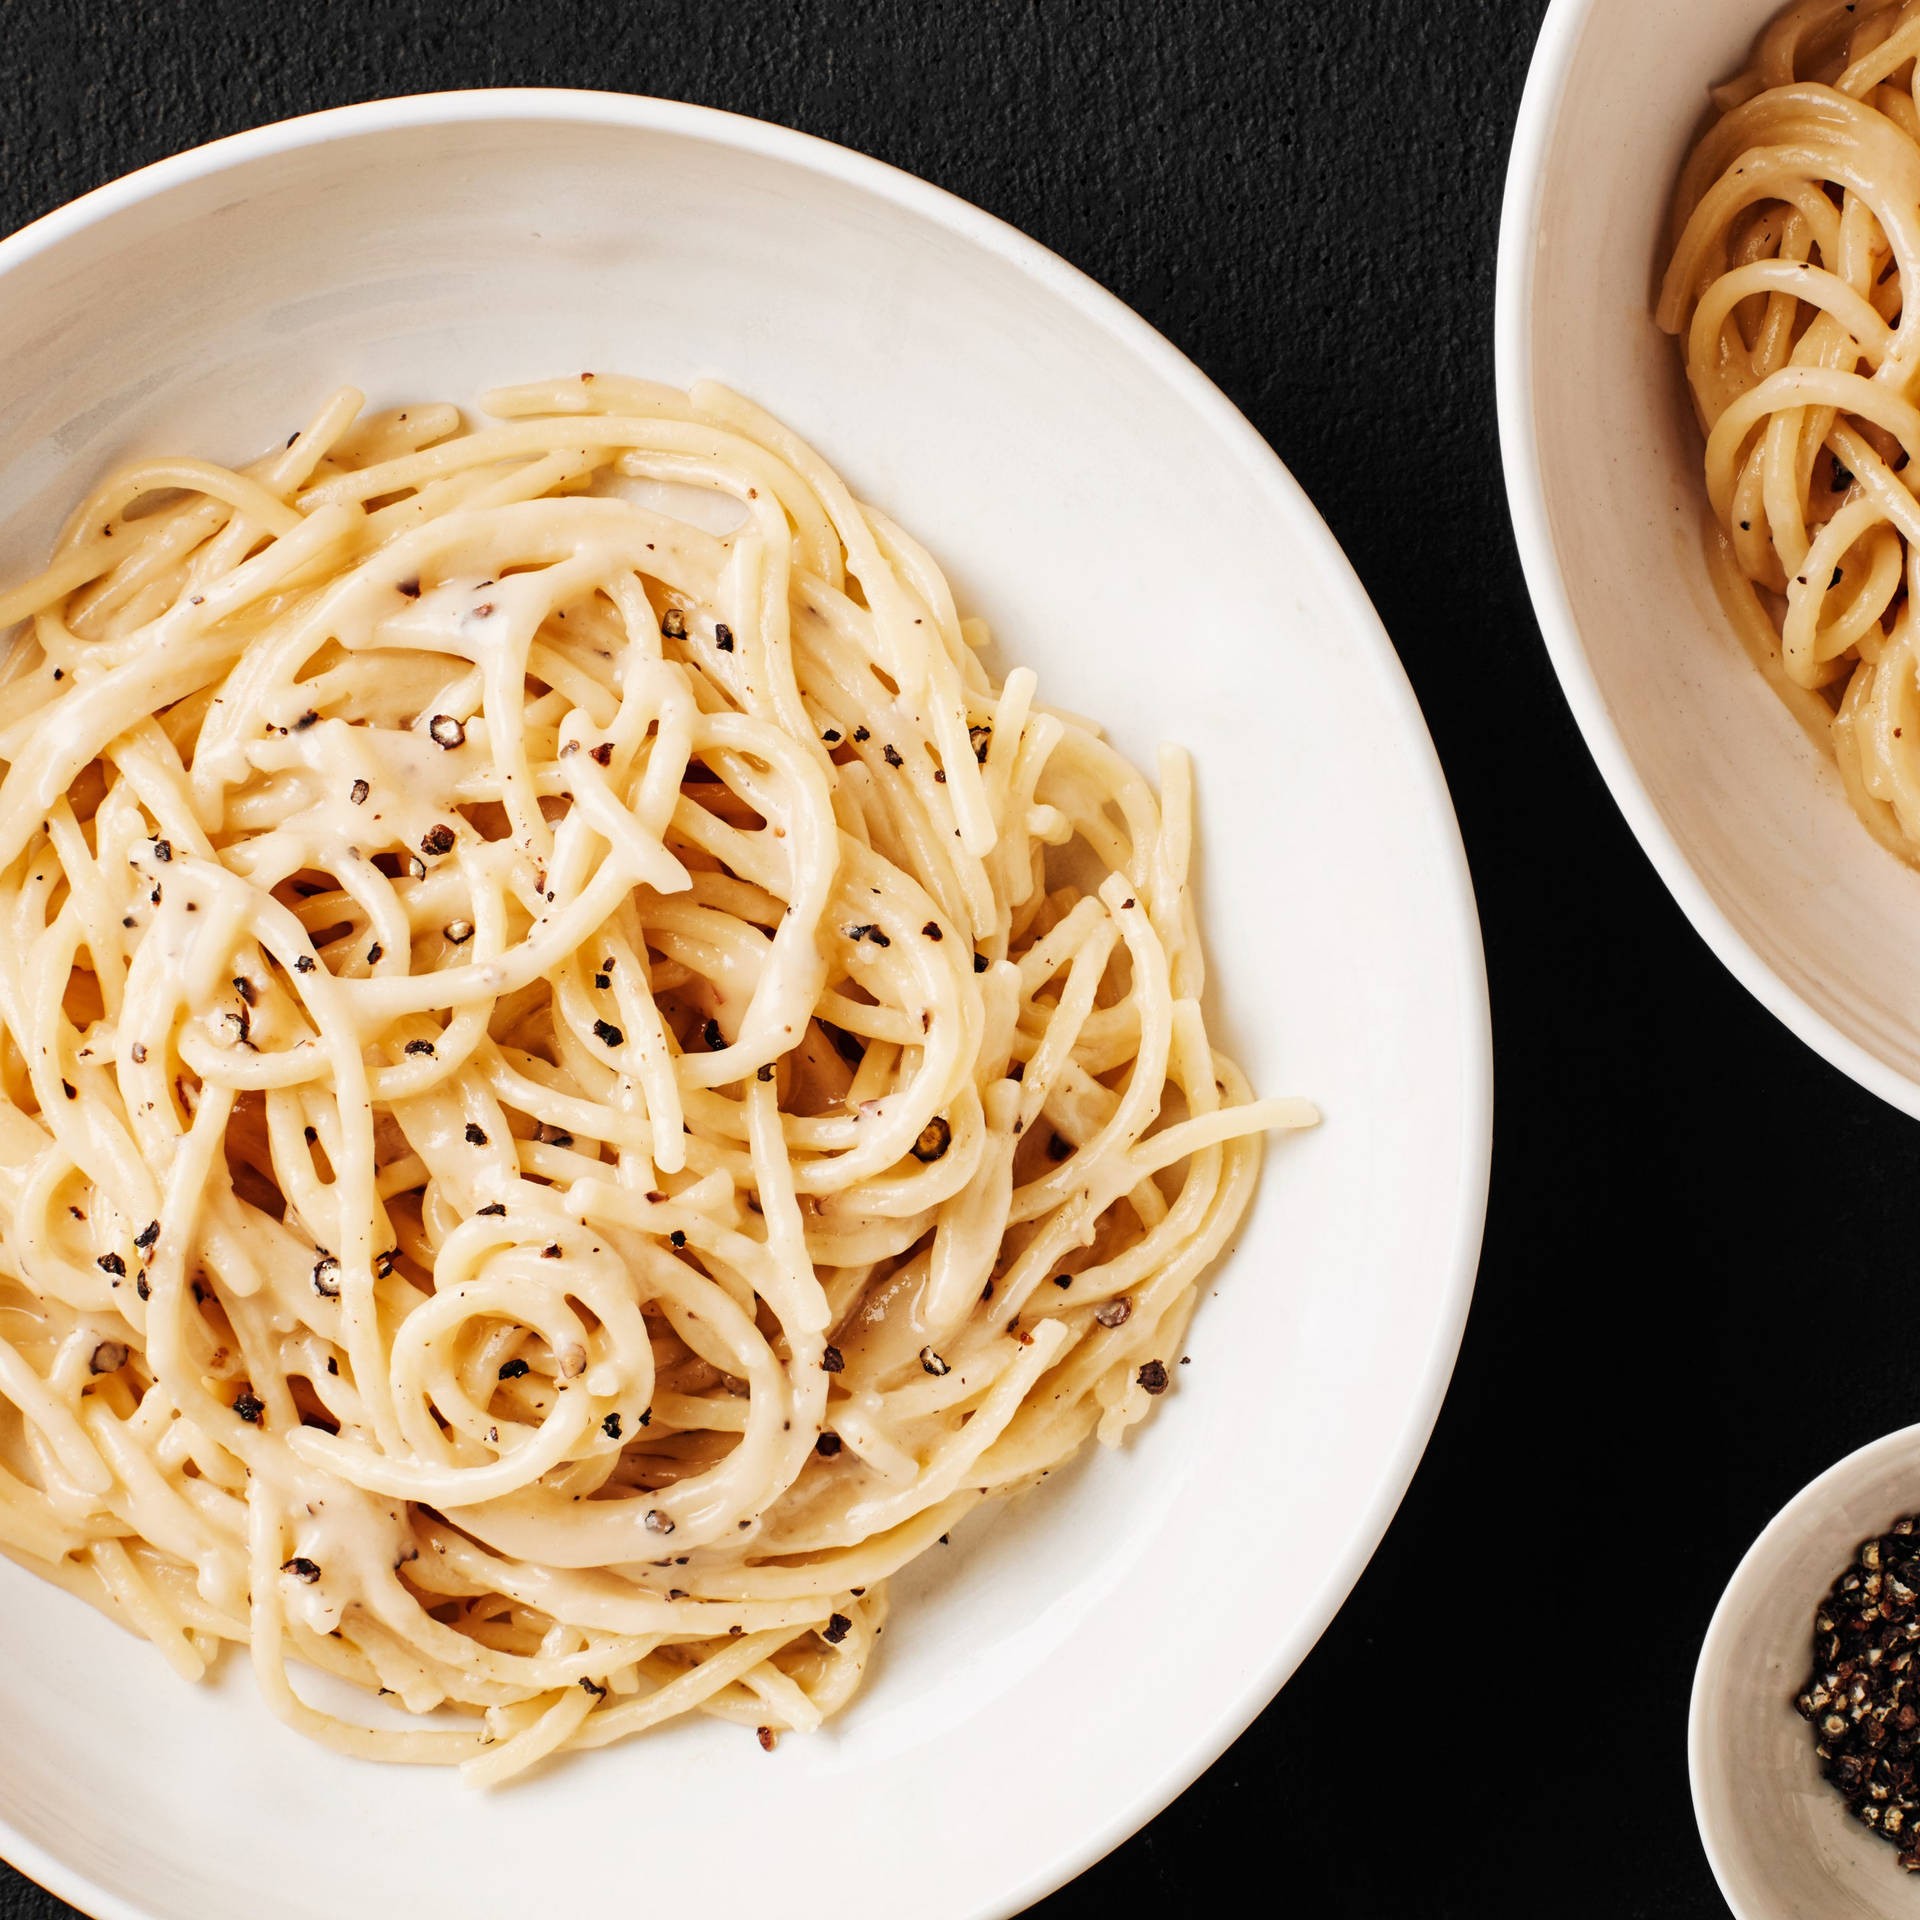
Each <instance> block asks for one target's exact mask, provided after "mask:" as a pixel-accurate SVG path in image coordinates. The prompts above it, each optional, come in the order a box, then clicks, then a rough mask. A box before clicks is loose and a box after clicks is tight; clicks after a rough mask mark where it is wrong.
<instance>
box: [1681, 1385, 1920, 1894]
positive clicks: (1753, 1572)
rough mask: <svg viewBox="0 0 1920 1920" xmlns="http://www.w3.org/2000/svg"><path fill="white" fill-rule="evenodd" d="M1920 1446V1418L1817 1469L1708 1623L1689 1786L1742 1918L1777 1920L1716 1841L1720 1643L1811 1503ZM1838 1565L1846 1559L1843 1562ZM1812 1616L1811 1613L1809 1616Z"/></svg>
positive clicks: (1696, 1692)
mask: <svg viewBox="0 0 1920 1920" xmlns="http://www.w3.org/2000/svg"><path fill="white" fill-rule="evenodd" d="M1916 1448H1920V1423H1915V1424H1914V1425H1912V1426H1906V1427H1896V1428H1894V1430H1893V1431H1892V1432H1891V1433H1883V1434H1881V1435H1880V1437H1879V1438H1878V1439H1877V1440H1869V1441H1867V1442H1865V1443H1864V1444H1863V1445H1861V1446H1858V1447H1855V1448H1854V1450H1853V1451H1852V1452H1851V1453H1847V1454H1842V1455H1841V1457H1840V1458H1839V1459H1838V1460H1836V1461H1834V1463H1833V1464H1832V1465H1831V1466H1830V1467H1825V1468H1823V1469H1822V1470H1821V1471H1820V1472H1819V1473H1817V1474H1815V1475H1814V1476H1813V1478H1812V1479H1811V1480H1809V1481H1808V1482H1807V1484H1806V1485H1805V1486H1804V1487H1802V1488H1801V1489H1800V1490H1799V1491H1798V1492H1797V1493H1795V1494H1792V1495H1790V1496H1789V1497H1788V1498H1787V1499H1786V1500H1785V1501H1783V1502H1782V1503H1781V1505H1780V1507H1779V1509H1778V1511H1777V1512H1776V1513H1775V1514H1774V1516H1773V1518H1772V1519H1770V1520H1769V1521H1768V1522H1767V1524H1766V1525H1765V1526H1764V1527H1762V1528H1761V1529H1760V1531H1759V1533H1757V1534H1756V1535H1755V1536H1754V1539H1753V1544H1752V1545H1751V1546H1749V1547H1748V1548H1747V1550H1746V1552H1745V1553H1743V1554H1742V1555H1741V1556H1740V1563H1739V1565H1738V1566H1736V1567H1735V1568H1734V1570H1733V1572H1732V1574H1731V1575H1730V1576H1729V1578H1728V1580H1727V1584H1726V1586H1725V1587H1724V1588H1723V1589H1722V1591H1721V1594H1720V1598H1719V1599H1718V1601H1716V1602H1715V1603H1714V1609H1713V1617H1712V1619H1711V1620H1709V1621H1708V1622H1707V1631H1706V1633H1705V1634H1704V1636H1702V1638H1701V1641H1700V1653H1699V1657H1698V1658H1697V1659H1696V1660H1695V1661H1694V1665H1693V1685H1692V1687H1691V1689H1690V1690H1689V1692H1688V1695H1687V1786H1688V1792H1689V1795H1690V1797H1691V1799H1692V1802H1693V1821H1694V1825H1695V1826H1696V1827H1697V1828H1698V1829H1699V1830H1700V1846H1701V1849H1702V1851H1703V1852H1704V1853H1705V1854H1706V1856H1707V1865H1708V1866H1709V1867H1710V1868H1712V1870H1713V1878H1714V1882H1715V1884H1716V1885H1717V1886H1718V1887H1719V1889H1720V1895H1721V1898H1722V1899H1724V1900H1725V1901H1726V1903H1727V1905H1728V1906H1729V1907H1730V1908H1732V1910H1733V1912H1734V1913H1735V1914H1736V1915H1737V1916H1738V1920H1771V1916H1769V1915H1767V1914H1763V1913H1760V1912H1758V1911H1756V1910H1755V1909H1754V1908H1752V1907H1748V1906H1743V1905H1742V1904H1741V1903H1740V1901H1738V1900H1736V1899H1735V1898H1734V1892H1733V1887H1732V1884H1731V1880H1730V1875H1731V1872H1732V1869H1731V1865H1730V1863H1729V1862H1728V1861H1727V1860H1726V1858H1725V1857H1724V1855H1723V1852H1722V1849H1721V1848H1720V1847H1718V1846H1717V1845H1716V1844H1715V1832H1716V1828H1715V1826H1714V1825H1713V1824H1712V1823H1710V1821H1709V1819H1708V1815H1707V1806H1706V1791H1705V1788H1704V1786H1703V1784H1702V1779H1703V1776H1704V1774H1705V1773H1706V1770H1707V1763H1708V1753H1707V1728H1706V1715H1707V1710H1708V1701H1709V1698H1710V1697H1711V1696H1712V1694H1713V1693H1714V1691H1715V1689H1714V1688H1713V1687H1712V1686H1710V1684H1709V1681H1708V1674H1707V1669H1708V1666H1709V1664H1710V1663H1711V1661H1712V1659H1713V1656H1714V1655H1715V1653H1716V1652H1717V1651H1718V1649H1719V1646H1720V1643H1721V1642H1722V1641H1724V1640H1726V1639H1728V1638H1730V1637H1732V1636H1733V1635H1735V1634H1736V1633H1738V1632H1739V1631H1740V1630H1741V1628H1742V1627H1743V1626H1744V1625H1745V1622H1746V1617H1747V1615H1748V1614H1749V1612H1751V1610H1752V1602H1751V1599H1750V1598H1749V1596H1748V1594H1747V1591H1746V1589H1747V1587H1748V1586H1749V1585H1750V1584H1751V1583H1752V1582H1753V1581H1755V1580H1756V1579H1757V1578H1758V1577H1759V1569H1760V1563H1761V1562H1762V1561H1763V1560H1764V1559H1765V1558H1766V1556H1767V1554H1768V1552H1769V1550H1770V1549H1771V1548H1772V1546H1773V1545H1774V1543H1775V1541H1776V1540H1778V1538H1779V1537H1780V1535H1781V1534H1782V1533H1784V1532H1785V1531H1786V1530H1787V1528H1788V1527H1790V1526H1792V1525H1793V1524H1794V1523H1795V1522H1797V1521H1798V1520H1799V1518H1800V1517H1801V1515H1802V1514H1804V1513H1805V1512H1807V1510H1808V1509H1809V1508H1818V1507H1820V1506H1823V1505H1824V1504H1825V1503H1826V1502H1827V1501H1828V1500H1829V1499H1831V1498H1832V1496H1833V1495H1834V1494H1835V1493H1837V1492H1839V1491H1840V1490H1841V1489H1843V1488H1846V1487H1848V1486H1850V1485H1852V1484H1853V1483H1854V1482H1855V1481H1856V1480H1859V1479H1864V1478H1866V1477H1867V1476H1868V1475H1869V1474H1870V1473H1871V1472H1872V1471H1873V1470H1874V1469H1875V1468H1877V1467H1878V1466H1879V1465H1880V1463H1881V1461H1882V1460H1883V1459H1885V1458H1887V1457H1888V1456H1899V1455H1903V1454H1904V1455H1907V1456H1909V1457H1910V1456H1912V1454H1913V1453H1914V1452H1915V1450H1916ZM1855 1544H1857V1542H1856V1543H1855ZM1851 1551H1852V1549H1851V1548H1844V1549H1842V1552H1843V1553H1846V1552H1851ZM1835 1564H1836V1565H1837V1566H1838V1565H1844V1564H1845V1563H1844V1561H1837V1562H1836V1563H1835ZM1811 1617H1812V1616H1811V1612H1810V1613H1809V1615H1808V1618H1811ZM1782 1704H1783V1705H1784V1701H1783V1702H1782Z"/></svg>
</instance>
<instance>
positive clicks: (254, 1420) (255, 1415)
mask: <svg viewBox="0 0 1920 1920" xmlns="http://www.w3.org/2000/svg"><path fill="white" fill-rule="evenodd" d="M233 1410H234V1412H235V1413H237V1414H238V1415H239V1416H240V1418H241V1419H242V1420H244V1421H245V1422H246V1423H247V1425H248V1426H250V1427H257V1426H258V1425H259V1424H260V1416H261V1415H262V1414H263V1413H265V1412H266V1410H267V1403H266V1402H265V1401H264V1400H262V1399H261V1398H260V1396H259V1395H258V1394H257V1393H255V1392H254V1391H253V1389H252V1388H251V1387H242V1388H241V1389H240V1391H239V1392H238V1393H237V1394H235V1395H234V1400H233Z"/></svg>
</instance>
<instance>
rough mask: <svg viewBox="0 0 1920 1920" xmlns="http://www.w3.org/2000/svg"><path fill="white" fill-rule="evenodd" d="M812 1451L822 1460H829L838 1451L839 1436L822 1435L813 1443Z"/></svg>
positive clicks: (832, 1434) (834, 1434) (835, 1434)
mask: <svg viewBox="0 0 1920 1920" xmlns="http://www.w3.org/2000/svg"><path fill="white" fill-rule="evenodd" d="M813 1450H814V1452H815V1453H817V1454H818V1455H819V1456H820V1458H821V1459H822V1460H831V1459H832V1458H833V1457H834V1456H835V1455H836V1454H837V1453H838V1452H839V1451H840V1436H839V1435H838V1434H837V1433H823V1434H822V1435H821V1436H820V1438H819V1439H818V1440H816V1441H815V1442H814V1443H813Z"/></svg>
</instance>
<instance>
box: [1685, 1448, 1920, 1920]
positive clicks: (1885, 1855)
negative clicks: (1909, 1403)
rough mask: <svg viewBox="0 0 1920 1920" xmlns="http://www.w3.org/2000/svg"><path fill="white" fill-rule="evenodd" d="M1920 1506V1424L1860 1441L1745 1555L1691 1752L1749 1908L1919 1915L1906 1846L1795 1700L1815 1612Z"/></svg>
mask: <svg viewBox="0 0 1920 1920" xmlns="http://www.w3.org/2000/svg"><path fill="white" fill-rule="evenodd" d="M1916 1510H1920V1427H1905V1428H1903V1429H1902V1430H1901V1431H1900V1432H1898V1433H1890V1434H1888V1435H1887V1436H1886V1438H1885V1439H1883V1440H1876V1441H1874V1442H1873V1443H1872V1445H1871V1446H1865V1447H1862V1448H1861V1449H1860V1450H1859V1452H1858V1453H1850V1454H1848V1456H1847V1457H1846V1458H1845V1459H1844V1460H1842V1461H1840V1462H1839V1464H1838V1465H1836V1466H1832V1467H1829V1468H1828V1469H1827V1471H1826V1472H1825V1473H1823V1474H1822V1475H1821V1476H1820V1477H1819V1479H1817V1480H1815V1481H1814V1482H1812V1484H1811V1485H1809V1486H1806V1487H1803V1488H1802V1489H1801V1490H1800V1492H1798V1493H1797V1494H1795V1495H1794V1497H1793V1498H1792V1499H1791V1500H1790V1501H1788V1502H1787V1504H1786V1505H1785V1506H1784V1507H1782V1508H1781V1510H1780V1511H1779V1513H1778V1514H1776V1515H1775V1516H1774V1518H1773V1519H1772V1520H1771V1521H1770V1522H1769V1523H1768V1526H1767V1530H1766V1531H1765V1532H1764V1533H1763V1534H1761V1536H1760V1538H1759V1539H1758V1540H1756V1541H1755V1542H1754V1543H1753V1545H1752V1547H1750V1548H1749V1549H1748V1551H1747V1556H1746V1558H1745V1559H1744V1560H1742V1561H1741V1562H1740V1565H1739V1568H1738V1570H1737V1571H1736V1572H1735V1574H1734V1576H1733V1579H1732V1580H1731V1581H1730V1582H1729V1583H1728V1586H1727V1590H1726V1592H1725V1593H1724V1594H1723V1595H1722V1596H1721V1600H1720V1604H1719V1606H1718V1607H1717V1608H1716V1609H1715V1610H1714V1615H1713V1624H1712V1625H1711V1626H1710V1627H1709V1628H1708V1629H1707V1638H1706V1642H1705V1644H1704V1645H1703V1646H1702V1647H1701V1650H1700V1664H1699V1666H1698V1667H1697V1668H1696V1669H1695V1672H1694V1680H1693V1709H1692V1714H1691V1718H1690V1721H1689V1724H1688V1729H1687V1765H1688V1770H1689V1771H1690V1773H1691V1774H1692V1776H1693V1808H1694V1814H1695V1816H1696V1818H1697V1819H1698V1820H1699V1823H1700V1837H1701V1839H1702V1840H1703V1841H1704V1842H1705V1843H1706V1849H1707V1858H1708V1860H1709V1861H1711V1862H1712V1865H1713V1871H1714V1875H1715V1877H1716V1878H1717V1879H1718V1880H1719V1882H1720V1891H1721V1892H1722V1893H1724V1894H1725V1895H1726V1897H1727V1903H1728V1905H1729V1906H1731V1907H1732V1908H1733V1910H1734V1912H1735V1913H1736V1914H1737V1915H1738V1916H1739V1920H1804V1917H1808V1916H1818V1920H1909V1916H1911V1915H1912V1913H1913V1911H1914V1900H1915V1895H1916V1892H1920V1889H1917V1888H1916V1887H1915V1885H1914V1881H1913V1879H1912V1878H1911V1877H1910V1876H1909V1875H1908V1874H1907V1873H1906V1872H1905V1871H1904V1870H1903V1869H1902V1868H1901V1867H1900V1865H1899V1864H1898V1862H1897V1861H1896V1860H1895V1858H1894V1849H1893V1848H1892V1847H1890V1846H1889V1845H1888V1844H1887V1842H1886V1841H1884V1840H1882V1839H1880V1838H1879V1837H1878V1836H1877V1835H1875V1834H1872V1833H1870V1832H1868V1830H1867V1829H1866V1828H1865V1827H1863V1826H1862V1825H1861V1824H1860V1823H1859V1822H1858V1821H1857V1820H1855V1819H1854V1818H1853V1817H1852V1816H1851V1815H1850V1814H1849V1813H1848V1812H1847V1809H1846V1803H1845V1802H1844V1801H1843V1800H1842V1799H1841V1798H1840V1796H1839V1794H1837V1793H1836V1792H1835V1791H1834V1790H1833V1788H1832V1787H1830V1786H1828V1785H1827V1783H1826V1782H1825V1781H1824V1780H1822V1779H1821V1778H1820V1772H1819V1761H1818V1760H1817V1759H1816V1758H1815V1756H1814V1751H1813V1732H1812V1729H1811V1728H1810V1727H1809V1726H1808V1725H1807V1723H1806V1722H1805V1721H1804V1720H1803V1719H1801V1717H1800V1716H1799V1714H1798V1713H1796V1712H1795V1711H1794V1708H1793V1704H1792V1703H1793V1696H1794V1695H1795V1694H1796V1693H1798V1692H1799V1690H1800V1688H1801V1687H1802V1686H1803V1685H1805V1683H1806V1679H1807V1675H1808V1673H1809V1672H1810V1671H1811V1668H1812V1660H1813V1613H1814V1609H1815V1607H1817V1606H1818V1605H1819V1604H1820V1602H1821V1600H1822V1599H1824V1598H1825V1596H1826V1593H1827V1590H1828V1588H1829V1587H1831V1586H1832V1584H1833V1581H1834V1577H1835V1575H1837V1574H1838V1573H1839V1572H1840V1571H1841V1569H1842V1568H1844V1567H1845V1566H1846V1565H1847V1564H1848V1562H1849V1561H1851V1560H1852V1558H1853V1556H1854V1554H1855V1552H1856V1551H1857V1550H1858V1548H1859V1546H1860V1543H1861V1541H1863V1540H1865V1539H1866V1538H1868V1536H1869V1535H1872V1534H1876V1533H1881V1532H1884V1531H1885V1529H1886V1528H1887V1527H1888V1526H1890V1525H1891V1524H1892V1522H1893V1521H1894V1520H1896V1519H1898V1518H1899V1517H1900V1516H1901V1515H1902V1514H1910V1513H1913V1512H1915V1511H1916Z"/></svg>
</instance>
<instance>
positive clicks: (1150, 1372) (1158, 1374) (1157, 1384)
mask: <svg viewBox="0 0 1920 1920" xmlns="http://www.w3.org/2000/svg"><path fill="white" fill-rule="evenodd" d="M1134 1377H1135V1378H1136V1379H1137V1380H1138V1381H1139V1382H1140V1384H1141V1385H1142V1386H1143V1387H1145V1388H1146V1390H1147V1391H1148V1392H1149V1393H1153V1394H1160V1393H1165V1392H1166V1390H1167V1363H1166V1362H1165V1361H1164V1360H1149V1361H1148V1362H1147V1363H1146V1364H1145V1365H1144V1366H1143V1367H1142V1368H1141V1369H1140V1371H1139V1373H1138V1374H1136V1375H1135V1376H1134Z"/></svg>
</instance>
